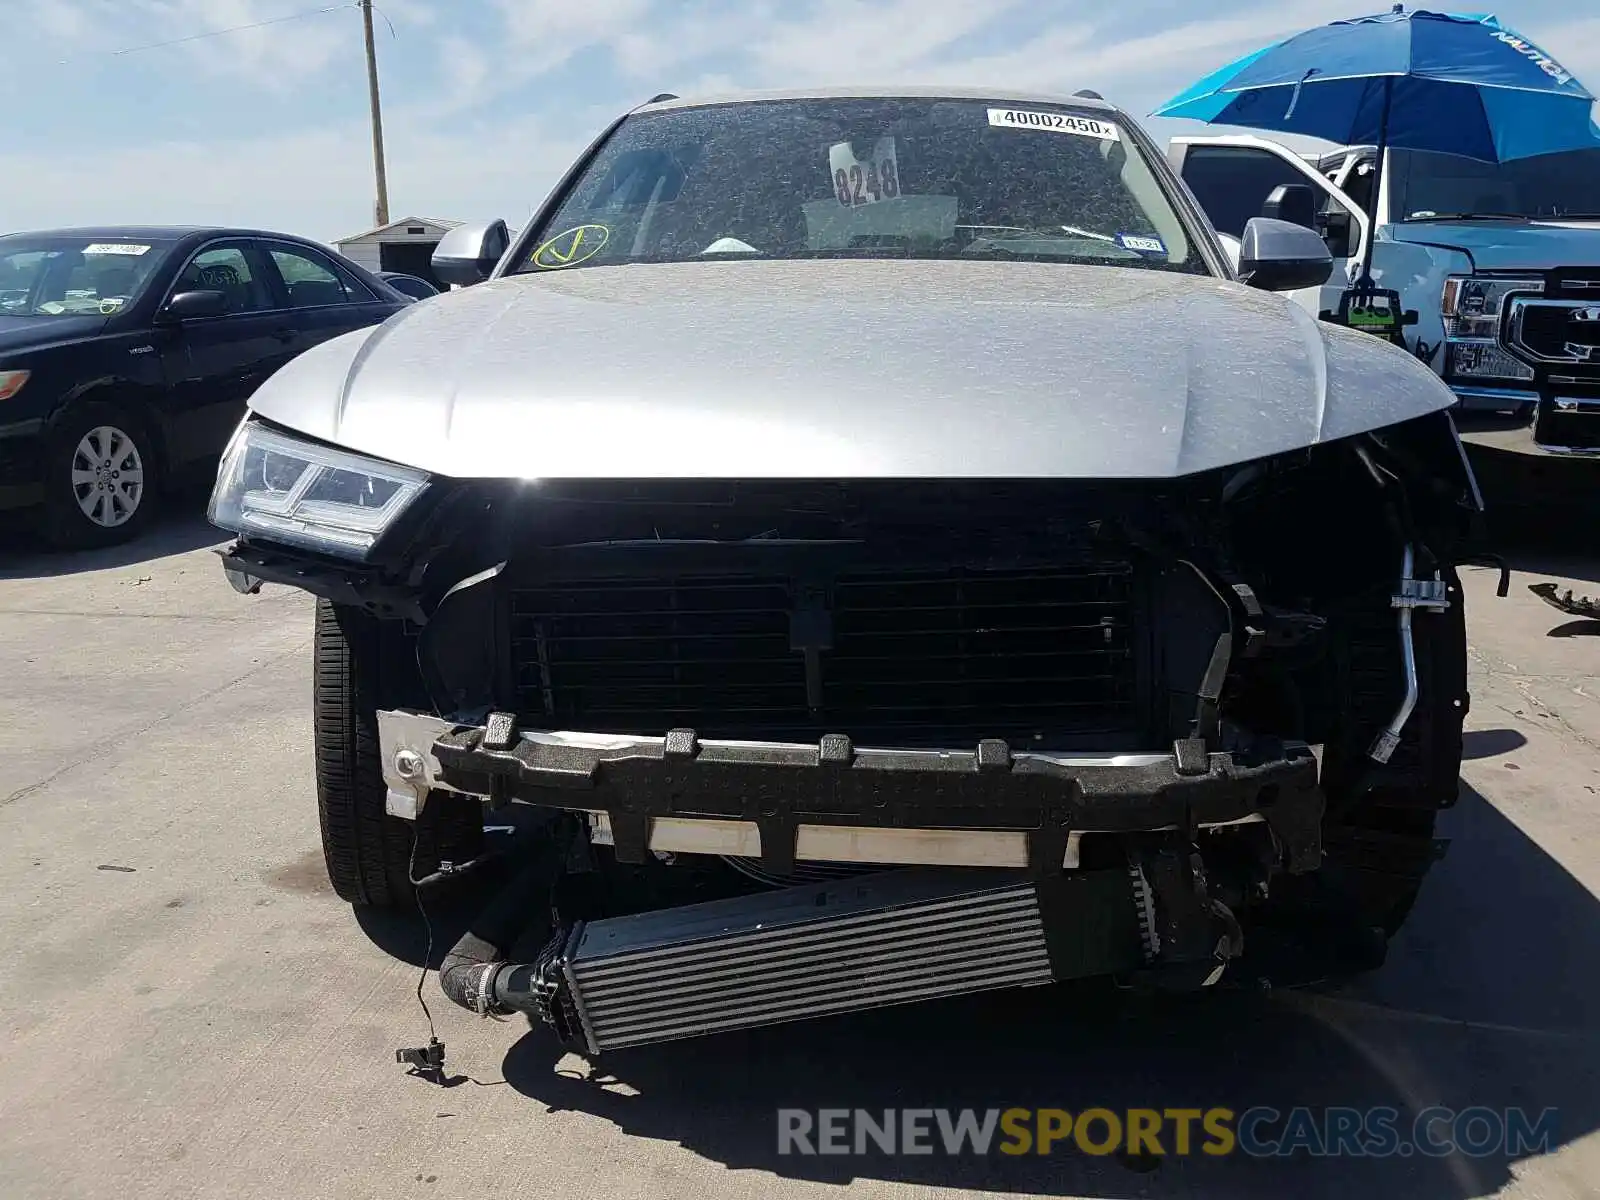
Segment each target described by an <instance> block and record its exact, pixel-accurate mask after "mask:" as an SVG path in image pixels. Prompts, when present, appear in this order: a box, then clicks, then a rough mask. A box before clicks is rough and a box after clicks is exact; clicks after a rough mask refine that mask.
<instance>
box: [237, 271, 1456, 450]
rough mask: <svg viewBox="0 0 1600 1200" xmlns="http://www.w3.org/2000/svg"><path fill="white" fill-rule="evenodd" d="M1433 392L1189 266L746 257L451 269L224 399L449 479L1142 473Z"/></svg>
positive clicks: (1407, 367) (1314, 433) (1347, 423)
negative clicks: (494, 270)
mask: <svg viewBox="0 0 1600 1200" xmlns="http://www.w3.org/2000/svg"><path fill="white" fill-rule="evenodd" d="M1453 400H1454V397H1453V396H1452V395H1451V393H1450V391H1449V389H1448V388H1446V387H1444V385H1443V384H1441V383H1440V382H1439V381H1438V380H1437V379H1436V378H1435V377H1434V376H1433V374H1432V373H1431V372H1430V371H1428V370H1427V368H1426V367H1424V366H1422V365H1421V364H1420V363H1418V362H1416V361H1415V360H1414V359H1413V358H1411V357H1410V356H1409V355H1407V354H1405V353H1403V352H1401V351H1399V350H1397V349H1395V348H1394V347H1393V346H1390V345H1389V344H1388V343H1386V342H1383V341H1381V340H1380V339H1378V338H1375V337H1372V336H1371V335H1370V334H1357V333H1352V332H1351V331H1349V330H1345V329H1337V328H1334V327H1332V326H1329V325H1326V324H1322V323H1319V322H1317V321H1316V320H1315V319H1314V318H1312V317H1311V316H1310V315H1309V314H1308V313H1307V312H1305V311H1304V310H1303V309H1301V308H1299V307H1297V306H1296V305H1294V304H1291V303H1289V302H1288V301H1286V300H1284V299H1282V298H1281V297H1278V296H1273V295H1268V294H1264V293H1261V292H1256V291H1251V290H1250V289H1247V288H1245V287H1243V286H1242V285H1239V284H1237V283H1233V282H1231V281H1225V280H1219V279H1216V278H1212V277H1202V276H1192V275H1178V274H1174V273H1169V272H1163V271H1157V270H1153V269H1144V268H1113V267H1098V266H1064V265H1057V264H1037V263H994V262H981V263H972V262H944V261H918V262H910V263H908V262H904V261H883V260H876V261H839V260H805V261H798V262H772V261H749V260H746V261H735V262H714V263H692V264H649V265H639V266H618V267H590V268H580V269H577V270H569V271H566V272H552V273H549V274H544V275H536V276H516V277H510V278H505V279H500V280H496V281H494V282H491V283H486V284H481V285H479V286H477V287H473V288H469V289H465V290H462V291H459V292H452V293H449V294H447V295H444V296H441V297H438V298H436V299H434V300H430V301H429V302H428V303H426V304H418V305H414V306H412V307H409V308H407V309H405V310H404V311H402V312H401V313H399V314H397V315H396V316H394V317H392V318H390V319H389V320H388V321H387V322H385V323H384V324H383V325H381V326H379V327H377V328H375V329H371V330H366V331H360V332H357V333H355V334H351V335H346V336H345V337H342V338H339V339H336V340H335V341H332V342H327V343H324V344H323V345H322V346H320V347H318V348H316V349H313V350H311V351H309V352H308V353H306V354H304V355H302V356H301V357H300V358H298V359H296V360H295V361H294V362H292V363H290V364H289V365H288V366H287V367H285V368H284V369H283V370H281V371H280V372H279V373H278V374H277V375H275V376H274V377H273V378H272V379H270V380H269V381H268V382H267V383H266V384H265V385H264V386H263V387H262V388H261V390H260V391H258V392H257V393H256V395H255V397H254V398H253V400H252V401H251V407H252V408H253V409H254V410H255V411H256V412H257V413H259V414H260V415H261V416H263V417H266V418H268V419H270V420H273V421H276V422H278V423H280V424H282V425H285V426H288V427H290V428H292V429H296V430H299V431H301V432H303V433H306V434H309V435H311V436H314V437H318V438H322V439H325V440H328V441H331V442H335V443H339V444H342V445H345V446H348V447H350V448H351V449H354V450H358V451H362V452H364V453H367V454H371V455H375V456H378V457H381V458H386V459H390V460H392V461H397V462H402V463H407V464H410V465H413V466H417V467H420V468H422V469H424V470H427V471H431V472H435V473H438V474H442V475H448V476H456V477H462V478H468V477H471V478H504V477H511V478H524V479H537V478H582V477H588V478H605V477H613V478H627V477H633V478H647V477H744V478H755V477H767V478H773V477H779V478H781V477H832V478H849V477H863V478H866V477H974V478H976V477H1057V478H1064V477H1082V478H1113V477H1121V478H1151V477H1165V476H1174V475H1182V474H1188V473H1191V472H1194V471H1200V470H1204V469H1207V468H1210V467H1215V466H1221V465H1225V464H1228V463H1233V462H1240V461H1244V460H1248V459H1253V458H1259V457H1262V456H1265V455H1269V454H1274V453H1278V452H1282V451H1288V450H1292V449H1296V448H1298V447H1302V446H1307V445H1310V444H1312V443H1315V442H1319V441H1323V440H1330V439H1333V438H1339V437H1345V436H1348V435H1350V434H1353V433H1358V432H1361V431H1363V430H1367V429H1374V428H1379V427H1382V426H1385V425H1389V424H1392V423H1394V422H1396V421H1400V420H1404V419H1406V418H1409V417H1413V416H1418V415H1421V414H1423V413H1426V412H1431V411H1435V410H1438V409H1442V408H1446V407H1448V406H1449V405H1450V404H1451V403H1452V402H1453Z"/></svg>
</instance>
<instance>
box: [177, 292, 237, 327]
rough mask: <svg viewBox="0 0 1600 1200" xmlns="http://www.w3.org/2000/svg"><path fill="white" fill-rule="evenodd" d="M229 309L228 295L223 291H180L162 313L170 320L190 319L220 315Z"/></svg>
mask: <svg viewBox="0 0 1600 1200" xmlns="http://www.w3.org/2000/svg"><path fill="white" fill-rule="evenodd" d="M227 311H228V297H227V296H226V295H224V294H223V293H222V292H213V291H207V290H198V291H192V292H179V293H178V294H177V295H176V296H174V297H173V298H172V299H171V300H168V301H167V306H166V307H165V308H163V309H162V310H161V315H162V316H163V317H164V318H166V319H167V320H169V321H190V320H193V319H194V318H196V317H220V316H222V315H224V314H225V313H226V312H227Z"/></svg>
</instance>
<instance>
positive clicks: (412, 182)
mask: <svg viewBox="0 0 1600 1200" xmlns="http://www.w3.org/2000/svg"><path fill="white" fill-rule="evenodd" d="M323 3H324V4H327V0H323ZM319 7H322V5H319V3H318V0H0V30H3V31H4V33H3V36H0V110H3V111H4V112H5V114H6V119H5V120H4V122H3V123H0V232H9V231H15V230H22V229H39V228H48V227H52V226H57V227H59V226H64V225H73V224H94V223H124V224H133V223H151V224H226V225H246V226H257V227H264V228H269V229H276V230H282V231H285V232H291V233H299V234H303V235H306V236H309V237H312V238H316V239H318V240H321V241H333V240H336V239H338V238H340V237H345V236H349V235H353V234H356V233H359V232H361V231H362V230H365V229H367V228H369V227H370V226H371V225H372V224H373V223H374V222H373V219H372V217H373V195H374V190H373V181H372V146H371V133H370V127H369V124H368V114H367V81H366V69H365V60H364V56H363V50H362V33H361V17H360V13H359V11H358V10H357V9H356V7H355V6H354V5H353V4H349V3H345V4H340V5H331V4H329V5H328V11H321V12H317V11H314V10H316V9H318V8H319ZM1386 7H1387V3H1386V2H1382V0H1379V2H1375V3H1372V4H1371V6H1370V7H1367V6H1365V5H1363V4H1362V3H1361V0H737V2H736V0H378V9H379V11H380V14H381V15H380V16H379V18H378V20H377V50H378V59H379V70H380V76H381V82H382V93H383V117H384V133H385V143H386V151H387V154H386V157H387V161H388V174H389V200H390V213H391V216H393V217H395V218H400V217H405V216H432V217H443V218H451V219H456V220H488V219H492V218H494V217H504V218H505V219H506V220H507V221H508V222H509V223H510V224H511V225H512V227H513V228H516V227H517V226H519V225H520V224H521V223H522V222H523V221H524V220H525V219H526V217H527V214H528V213H529V212H530V211H532V210H533V209H534V208H535V207H536V206H537V205H538V203H539V202H540V201H541V200H542V199H543V198H544V196H545V194H546V193H547V192H548V190H549V189H550V188H551V186H553V184H554V183H555V181H556V179H557V178H558V177H559V175H560V173H561V171H562V170H563V169H564V168H565V166H566V165H567V164H568V163H569V162H570V161H571V160H572V158H573V157H574V156H575V155H576V154H577V153H579V152H580V151H581V150H582V149H583V147H584V146H586V145H587V144H588V143H589V142H590V141H591V140H592V138H593V137H594V136H595V135H596V134H597V133H598V132H599V131H600V130H601V129H602V128H603V127H604V125H605V124H606V123H607V122H608V121H609V120H611V119H612V118H613V117H614V116H616V115H617V114H618V113H620V112H623V111H625V110H626V109H628V108H630V107H632V106H634V105H636V104H639V103H642V102H643V101H645V100H648V99H649V98H650V97H651V96H653V95H655V94H656V93H658V92H663V91H670V92H676V93H679V94H683V95H688V94H693V93H696V92H706V91H723V90H728V89H737V88H763V87H778V88H781V87H791V86H803V85H819V84H844V85H850V84H901V83H926V84H941V83H944V84H971V85H978V86H1001V87H1026V88H1030V89H1038V90H1043V91H1052V92H1062V93H1070V92H1073V91H1076V90H1077V89H1078V88H1082V87H1089V88H1093V89H1095V90H1097V91H1099V92H1101V93H1102V94H1103V95H1105V96H1106V98H1107V99H1109V100H1112V101H1114V102H1116V103H1118V104H1120V105H1122V106H1123V107H1124V108H1125V109H1127V110H1129V111H1130V112H1131V113H1133V114H1134V115H1135V116H1136V117H1140V118H1143V117H1144V116H1145V115H1146V114H1148V113H1149V112H1150V111H1151V110H1152V109H1153V108H1154V107H1156V106H1157V105H1158V104H1160V103H1161V102H1162V101H1163V100H1165V99H1167V98H1169V97H1170V96H1172V95H1173V94H1175V93H1177V92H1178V91H1180V90H1181V89H1182V88H1183V87H1185V86H1186V85H1187V84H1189V83H1191V82H1193V81H1194V80H1195V79H1198V78H1200V77H1201V76H1203V75H1205V74H1207V73H1208V72H1210V71H1211V70H1213V69H1215V68H1216V67H1218V66H1221V65H1222V64H1224V63H1226V62H1228V61H1229V60H1231V59H1232V58H1235V57H1237V56H1238V55H1240V54H1242V53H1244V52H1246V51H1248V50H1250V49H1253V48H1255V47H1257V46H1259V45H1262V44H1265V43H1268V42H1271V41H1275V40H1277V39H1279V38H1282V37H1284V36H1287V35H1288V34H1290V33H1293V32H1295V31H1296V30H1298V29H1302V28H1305V27H1307V26H1310V25H1315V24H1320V23H1322V22H1325V21H1329V20H1333V19H1336V18H1339V17H1347V16H1356V15H1361V14H1362V13H1363V12H1369V11H1378V10H1381V9H1383V8H1386ZM1493 11H1494V12H1495V13H1496V15H1498V16H1499V17H1500V19H1501V20H1502V21H1504V22H1506V23H1507V24H1509V25H1511V26H1512V27H1514V28H1515V29H1517V30H1519V31H1520V32H1522V33H1524V34H1526V35H1527V36H1528V37H1529V38H1531V39H1533V40H1534V41H1536V42H1538V43H1540V44H1541V45H1542V46H1543V47H1544V48H1545V49H1546V50H1547V51H1548V52H1550V53H1551V54H1553V55H1554V56H1555V57H1556V58H1557V59H1559V60H1560V61H1561V62H1562V63H1563V65H1564V66H1566V67H1567V68H1568V69H1569V70H1571V71H1573V72H1575V73H1576V74H1577V76H1578V77H1579V78H1580V79H1581V80H1584V81H1586V82H1588V83H1589V85H1590V87H1591V90H1595V91H1597V92H1600V5H1596V3H1595V2H1594V0H1502V2H1501V3H1499V4H1498V5H1496V6H1494V8H1493ZM302 14H303V15H302ZM284 17H290V18H292V19H287V20H279V19H278V18H284ZM269 21H270V22H273V23H271V24H265V25H260V26H259V27H257V28H252V29H242V30H239V31H237V32H233V33H227V34H224V35H220V36H198V37H197V36H196V35H204V34H208V33H210V32H212V31H216V30H220V29H227V28H232V27H237V26H244V25H250V24H253V23H257V22H269ZM176 39H189V40H182V41H177V40H176ZM168 42H175V44H168V45H156V44H157V43H168ZM1147 124H1148V125H1149V127H1150V129H1151V131H1152V133H1154V134H1155V135H1156V136H1157V137H1158V138H1160V139H1162V140H1165V139H1166V138H1167V137H1170V136H1173V135H1175V134H1182V133H1206V132H1210V131H1209V130H1207V129H1206V128H1205V127H1203V126H1199V125H1196V124H1194V123H1192V122H1174V121H1151V122H1147Z"/></svg>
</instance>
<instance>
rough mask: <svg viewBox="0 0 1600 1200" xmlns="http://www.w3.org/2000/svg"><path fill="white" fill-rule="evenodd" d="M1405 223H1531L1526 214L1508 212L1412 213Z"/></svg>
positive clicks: (1530, 218)
mask: <svg viewBox="0 0 1600 1200" xmlns="http://www.w3.org/2000/svg"><path fill="white" fill-rule="evenodd" d="M1406 220H1407V221H1531V220H1533V218H1532V217H1530V216H1529V215H1528V214H1527V213H1509V212H1451V213H1438V212H1429V213H1412V214H1411V215H1410V216H1409V217H1407V218H1406Z"/></svg>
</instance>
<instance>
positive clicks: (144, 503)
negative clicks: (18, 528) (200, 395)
mask: <svg viewBox="0 0 1600 1200" xmlns="http://www.w3.org/2000/svg"><path fill="white" fill-rule="evenodd" d="M159 471H160V463H159V462H158V461H157V458H156V447H155V442H154V439H153V438H152V437H151V436H150V434H149V432H148V427H147V426H146V424H145V422H144V421H143V420H142V419H141V418H140V417H139V416H138V415H137V414H136V413H134V412H133V411H131V410H129V409H128V408H125V407H124V406H122V405H119V404H106V403H98V402H96V403H92V404H81V405H77V406H75V407H73V408H71V409H69V410H68V411H67V412H66V413H65V414H64V415H63V417H62V418H61V419H60V421H59V422H58V423H57V424H56V426H55V428H54V429H52V430H51V432H50V436H49V438H48V439H47V441H46V443H45V464H44V476H45V500H44V509H45V511H44V534H45V537H46V538H47V539H49V541H50V542H51V543H52V544H54V545H56V546H58V547H60V548H62V549H90V548H95V547H100V546H115V545H118V544H120V543H122V542H127V541H132V540H133V539H134V538H136V537H138V536H139V534H140V533H141V532H143V531H144V529H145V527H146V526H147V525H149V523H150V519H151V517H153V516H154V515H155V509H156V500H157V497H158V495H159V490H158V485H159V482H160V481H159V478H158V475H159Z"/></svg>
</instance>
